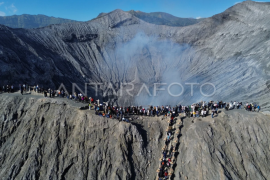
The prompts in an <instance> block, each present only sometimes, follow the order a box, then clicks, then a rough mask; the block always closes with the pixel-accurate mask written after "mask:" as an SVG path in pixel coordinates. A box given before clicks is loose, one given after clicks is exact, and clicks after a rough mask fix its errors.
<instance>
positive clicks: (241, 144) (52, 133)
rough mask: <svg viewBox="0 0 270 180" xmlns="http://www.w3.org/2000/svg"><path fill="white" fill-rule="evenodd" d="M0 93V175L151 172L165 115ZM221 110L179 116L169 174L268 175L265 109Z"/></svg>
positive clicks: (245, 179)
mask: <svg viewBox="0 0 270 180" xmlns="http://www.w3.org/2000/svg"><path fill="white" fill-rule="evenodd" d="M0 98H1V103H0V114H1V117H0V130H1V131H0V176H1V179H3V180H6V179H66V180H69V179H154V178H156V175H157V173H156V170H157V169H158V167H159V158H160V157H161V155H162V147H163V146H164V140H163V139H164V138H165V137H166V133H165V130H166V127H167V126H168V123H167V120H162V118H147V117H143V118H142V117H140V118H139V119H135V120H133V121H132V122H131V123H125V122H119V121H117V120H114V119H108V118H103V117H99V116H96V115H94V114H93V111H89V110H79V108H78V107H76V106H72V105H70V103H67V102H66V101H65V100H63V99H49V98H42V97H41V96H32V95H24V96H21V95H19V94H12V95H6V94H1V96H0ZM221 111H222V112H220V113H219V114H218V116H217V117H214V119H212V118H211V116H208V117H206V118H195V119H193V118H183V122H184V123H183V127H182V128H181V136H180V141H179V142H180V146H179V148H178V149H177V151H178V153H176V154H177V159H176V168H175V173H174V176H173V179H180V180H186V179H194V180H196V179H222V180H223V179H224V180H227V179H228V180H229V179H237V180H238V179H239V180H251V179H255V178H256V179H269V173H268V172H269V170H270V169H269V167H270V161H269V160H268V159H269V155H270V154H269V139H270V135H269V127H270V124H269V123H270V121H269V116H266V115H263V114H262V113H255V112H247V111H244V110H243V109H241V110H232V111H225V112H223V111H224V110H221ZM177 121H178V122H179V119H178V120H177Z"/></svg>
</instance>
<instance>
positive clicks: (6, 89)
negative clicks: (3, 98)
mask: <svg viewBox="0 0 270 180" xmlns="http://www.w3.org/2000/svg"><path fill="white" fill-rule="evenodd" d="M0 92H1V93H4V92H7V93H13V92H14V86H13V85H6V86H0Z"/></svg>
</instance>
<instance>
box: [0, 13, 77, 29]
mask: <svg viewBox="0 0 270 180" xmlns="http://www.w3.org/2000/svg"><path fill="white" fill-rule="evenodd" d="M71 22H76V21H74V20H69V19H63V18H55V17H49V16H45V15H42V14H38V15H29V14H22V15H13V16H3V17H0V24H2V25H5V26H8V27H11V28H27V29H28V28H39V27H45V26H49V25H51V24H63V23H71Z"/></svg>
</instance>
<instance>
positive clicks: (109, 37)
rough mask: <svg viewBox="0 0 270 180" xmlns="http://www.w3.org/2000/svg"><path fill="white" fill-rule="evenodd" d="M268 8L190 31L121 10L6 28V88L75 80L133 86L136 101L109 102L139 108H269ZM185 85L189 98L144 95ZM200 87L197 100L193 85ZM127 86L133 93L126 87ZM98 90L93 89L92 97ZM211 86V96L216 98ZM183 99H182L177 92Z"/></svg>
mask: <svg viewBox="0 0 270 180" xmlns="http://www.w3.org/2000/svg"><path fill="white" fill-rule="evenodd" d="M269 7H270V5H269V3H258V2H252V1H247V2H243V3H240V4H237V5H235V6H233V7H231V8H229V9H228V10H226V11H225V12H223V13H221V14H218V15H215V16H213V17H211V18H207V19H205V20H203V21H201V22H200V23H197V24H194V25H191V26H186V27H170V26H164V25H154V24H150V23H147V22H144V21H142V20H141V19H138V18H137V17H135V16H133V15H131V14H130V13H128V12H124V11H121V10H115V11H113V12H111V13H108V14H106V15H103V16H101V17H99V18H96V19H94V20H91V21H89V22H82V23H81V22H80V23H79V22H78V23H68V24H62V25H51V26H49V27H45V28H39V29H33V30H24V29H16V30H14V29H10V28H7V27H5V26H1V28H0V31H1V33H0V40H1V41H0V65H1V68H0V73H1V77H0V78H1V81H2V83H4V84H7V83H13V84H20V83H22V82H26V83H29V84H43V85H44V86H46V87H48V88H49V87H55V88H57V87H59V85H60V84H61V83H64V84H65V85H66V86H68V88H69V89H71V83H72V82H76V83H77V84H79V85H81V88H83V86H84V83H85V82H89V81H90V82H98V83H104V84H107V85H108V84H109V83H112V84H113V88H115V90H116V92H117V93H118V95H119V94H120V89H121V83H129V82H133V83H134V87H135V88H134V92H133V95H134V96H133V97H130V96H124V97H118V98H117V97H116V96H115V95H113V93H112V92H111V90H109V88H108V86H106V85H105V86H102V87H100V90H99V93H98V94H99V96H100V97H99V98H101V95H102V94H104V92H107V91H108V90H109V93H108V94H109V95H108V96H106V97H104V98H103V100H104V101H107V100H110V101H111V102H114V103H121V104H123V105H124V104H128V105H132V104H133V103H136V104H143V105H149V104H148V103H153V104H154V103H155V105H161V104H169V103H170V104H172V105H174V104H177V103H179V102H180V103H182V104H183V103H188V104H190V103H193V102H196V101H200V100H213V99H214V100H221V99H222V100H223V101H231V100H237V101H249V102H254V103H260V104H261V106H262V108H263V109H264V110H265V111H267V110H269V107H270V106H269V102H268V98H269V80H268V79H269V62H268V60H269V52H270V50H269V48H268V47H269V32H270V25H269V23H268V19H269V17H270V14H269ZM156 82H157V83H160V82H166V83H172V82H178V83H181V84H182V85H184V88H185V91H184V93H183V95H182V96H180V97H178V98H174V97H173V98H172V97H168V96H166V95H164V97H163V96H162V95H161V96H160V97H163V101H162V102H157V101H156V100H153V99H151V98H149V97H147V96H146V95H145V91H144V92H143V93H142V97H141V98H137V96H135V95H136V94H137V93H138V92H139V90H140V87H141V84H142V83H147V85H148V86H149V89H150V91H151V95H153V92H152V90H153V88H154V87H153V83H156ZM185 83H198V84H199V85H197V86H194V88H195V89H194V91H195V92H194V95H193V96H191V93H190V85H185ZM204 83H211V84H213V85H214V86H215V88H216V93H215V94H214V95H213V96H211V97H205V96H202V95H201V93H200V85H202V84H204ZM124 88H128V87H126V86H125V87H124ZM93 89H94V87H92V88H91V89H90V90H89V91H91V95H93V94H92V93H93V91H94V90H93ZM211 90H212V91H213V88H211V87H207V86H206V87H205V89H203V91H204V92H205V94H208V95H209V94H211V93H210V92H211ZM175 94H179V93H175Z"/></svg>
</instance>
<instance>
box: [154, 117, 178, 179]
mask: <svg viewBox="0 0 270 180" xmlns="http://www.w3.org/2000/svg"><path fill="white" fill-rule="evenodd" d="M176 120H177V118H176V117H175V116H174V115H173V114H172V116H171V118H170V120H169V121H168V122H169V125H168V128H167V130H166V132H167V134H166V135H167V136H166V138H165V139H164V141H165V146H164V147H163V148H162V157H161V158H160V162H159V163H160V165H159V169H158V170H157V173H158V174H157V179H158V180H163V179H168V178H169V177H171V176H172V174H173V172H174V168H175V166H174V165H175V161H176V152H177V149H176V148H177V147H178V146H179V135H180V129H179V128H180V125H181V124H182V120H181V119H180V120H181V122H180V123H178V125H179V128H178V127H177V126H178V125H176ZM175 127H177V128H175ZM176 129H178V131H177V132H175V130H176Z"/></svg>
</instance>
